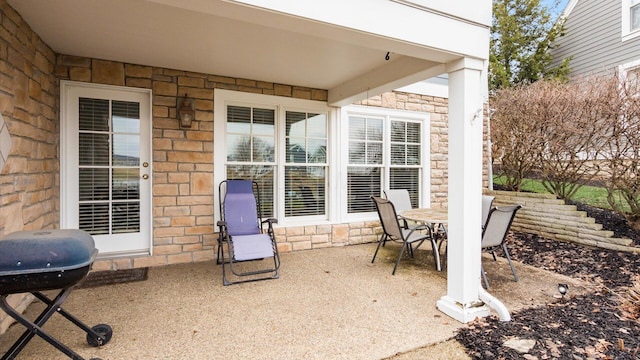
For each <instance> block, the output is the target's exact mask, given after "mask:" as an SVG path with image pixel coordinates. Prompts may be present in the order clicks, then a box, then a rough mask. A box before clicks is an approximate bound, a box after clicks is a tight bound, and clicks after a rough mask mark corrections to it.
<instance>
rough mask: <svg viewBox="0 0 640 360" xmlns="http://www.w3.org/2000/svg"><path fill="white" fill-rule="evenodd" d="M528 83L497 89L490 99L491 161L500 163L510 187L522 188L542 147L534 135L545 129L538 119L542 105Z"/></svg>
mask: <svg viewBox="0 0 640 360" xmlns="http://www.w3.org/2000/svg"><path fill="white" fill-rule="evenodd" d="M535 95H536V94H535V91H533V90H532V89H531V88H530V87H529V86H526V85H520V86H516V87H511V88H505V89H502V90H498V91H497V92H496V93H495V94H494V96H493V97H492V98H491V100H490V106H491V109H492V114H491V146H492V148H491V150H492V151H491V153H492V161H493V163H495V164H500V165H501V175H504V176H505V177H506V182H505V187H506V188H507V190H513V191H519V190H520V188H521V186H522V180H523V179H524V178H525V177H527V176H528V175H530V174H531V172H532V170H533V169H534V167H535V165H536V159H535V157H534V156H532V154H533V153H535V152H536V151H537V150H536V149H538V148H539V147H540V146H541V144H540V140H539V138H538V137H537V136H536V135H535V134H539V133H540V132H542V131H543V128H542V122H541V121H539V120H538V119H539V118H538V113H539V112H540V109H539V104H538V103H536V102H532V101H530V100H531V98H532V96H535Z"/></svg>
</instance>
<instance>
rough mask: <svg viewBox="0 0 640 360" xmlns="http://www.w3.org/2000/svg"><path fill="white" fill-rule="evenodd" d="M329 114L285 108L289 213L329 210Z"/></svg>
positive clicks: (314, 212) (287, 214) (319, 212)
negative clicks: (327, 180) (327, 194)
mask: <svg viewBox="0 0 640 360" xmlns="http://www.w3.org/2000/svg"><path fill="white" fill-rule="evenodd" d="M327 133H328V131H327V116H326V114H313V113H306V112H296V111H286V112H285V152H286V154H285V168H284V179H285V180H284V186H285V202H284V211H285V216H310V215H324V214H325V213H326V199H325V193H326V191H325V188H326V173H327V141H328V139H327Z"/></svg>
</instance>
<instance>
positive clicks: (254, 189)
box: [216, 180, 280, 286]
mask: <svg viewBox="0 0 640 360" xmlns="http://www.w3.org/2000/svg"><path fill="white" fill-rule="evenodd" d="M232 182H236V183H232ZM240 182H243V184H244V185H241V186H240V187H243V188H244V190H247V189H248V188H249V187H250V188H251V194H252V195H253V198H252V199H249V203H246V204H245V203H243V204H240V205H241V206H242V208H243V209H242V210H243V211H246V213H247V214H248V215H247V216H248V217H249V218H252V217H253V216H255V224H253V225H255V227H254V230H253V231H249V232H247V229H240V231H238V229H235V228H234V227H235V226H234V221H233V219H227V215H226V214H227V213H228V212H231V209H229V208H228V206H236V205H238V204H232V205H229V204H227V194H228V190H229V188H230V187H231V188H232V189H234V188H235V187H236V185H238V184H241V183H240ZM248 183H250V184H251V185H250V186H249V185H248ZM230 184H234V185H232V186H230ZM234 191H235V190H234ZM218 193H219V194H220V216H221V220H220V221H218V223H217V225H218V227H219V230H220V231H219V233H218V252H217V259H216V263H217V264H219V265H220V264H221V265H222V282H223V284H224V285H225V286H226V285H232V284H239V283H245V282H251V281H260V280H270V279H277V278H279V277H280V254H279V253H278V245H277V242H276V237H275V233H274V230H273V224H277V223H278V220H277V219H275V218H268V219H263V218H262V211H261V208H260V188H259V187H258V184H257V183H256V182H255V181H253V180H224V181H222V182H220V184H219V185H218ZM244 195H247V194H246V193H244ZM265 225H266V230H265V229H264V227H265ZM234 241H235V242H236V244H234ZM240 242H243V243H244V244H243V246H242V248H243V249H246V248H247V247H251V246H253V245H257V246H258V247H259V248H261V250H260V251H256V252H250V253H245V254H240V253H239V252H240V251H239V249H240V245H239V244H240ZM267 242H268V243H269V245H266V243H267ZM236 247H237V248H236ZM225 248H226V249H227V254H226V256H225V252H224V249H225ZM267 248H268V249H267ZM269 257H271V258H272V259H273V265H272V266H267V267H266V268H264V269H259V270H249V271H241V270H240V269H239V263H242V262H246V261H258V260H265V259H266V258H269ZM227 267H229V270H230V271H231V274H232V275H235V277H249V278H247V279H245V280H237V281H233V280H230V277H229V276H228V274H227ZM258 275H264V276H258Z"/></svg>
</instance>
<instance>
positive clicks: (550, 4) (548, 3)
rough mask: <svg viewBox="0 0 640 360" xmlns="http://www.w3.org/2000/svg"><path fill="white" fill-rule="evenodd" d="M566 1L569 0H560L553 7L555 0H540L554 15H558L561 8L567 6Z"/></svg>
mask: <svg viewBox="0 0 640 360" xmlns="http://www.w3.org/2000/svg"><path fill="white" fill-rule="evenodd" d="M568 2H569V0H560V3H559V4H558V6H556V7H554V4H555V0H541V1H540V4H542V5H544V6H546V7H548V8H549V9H550V10H551V13H552V14H553V16H554V17H558V15H560V13H561V12H562V10H564V8H565V6H567V3H568Z"/></svg>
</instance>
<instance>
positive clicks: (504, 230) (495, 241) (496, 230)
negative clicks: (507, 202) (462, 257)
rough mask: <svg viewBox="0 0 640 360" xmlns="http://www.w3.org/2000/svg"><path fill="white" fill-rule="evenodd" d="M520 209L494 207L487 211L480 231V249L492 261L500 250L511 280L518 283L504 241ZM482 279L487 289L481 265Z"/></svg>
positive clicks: (515, 206) (518, 206)
mask: <svg viewBox="0 0 640 360" xmlns="http://www.w3.org/2000/svg"><path fill="white" fill-rule="evenodd" d="M520 208H522V205H512V206H501V207H494V208H492V209H491V210H490V211H489V214H488V216H487V222H486V224H485V227H484V229H482V246H481V247H482V249H483V250H488V251H490V252H491V255H493V260H494V261H496V260H497V259H496V254H495V251H496V250H498V249H502V251H503V252H504V254H505V256H506V257H507V260H508V261H509V266H510V267H511V272H512V273H513V278H514V279H515V281H516V282H517V281H518V275H517V274H516V269H515V268H514V267H513V263H512V262H511V256H509V250H508V249H507V245H506V244H505V240H506V239H507V234H509V228H510V227H511V223H512V222H513V218H515V216H516V211H518V210H519V209H520ZM481 272H482V279H483V280H484V284H485V287H486V288H487V289H488V288H489V281H488V280H487V274H486V273H485V271H484V267H482V265H481Z"/></svg>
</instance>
